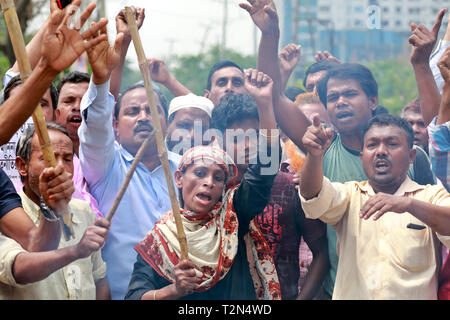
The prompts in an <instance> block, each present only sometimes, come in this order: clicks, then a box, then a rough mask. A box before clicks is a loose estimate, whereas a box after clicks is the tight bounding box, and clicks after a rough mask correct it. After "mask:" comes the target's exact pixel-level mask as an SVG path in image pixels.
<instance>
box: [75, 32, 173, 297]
mask: <svg viewBox="0 0 450 320" xmlns="http://www.w3.org/2000/svg"><path fill="white" fill-rule="evenodd" d="M101 33H102V34H106V28H104V29H103V30H102V31H101ZM122 37H123V35H122V34H119V35H118V36H117V37H116V41H115V43H114V46H113V47H111V46H110V44H109V42H108V40H105V41H103V42H101V43H100V44H98V45H97V46H96V47H94V48H93V49H92V50H89V51H88V59H89V63H90V65H91V67H92V72H93V74H92V79H91V82H90V84H89V88H88V91H87V92H86V94H85V95H84V97H83V100H82V102H81V114H82V123H81V126H80V129H79V132H78V133H79V136H80V161H81V166H82V169H83V173H84V176H85V178H86V181H87V183H88V185H89V189H90V191H91V193H92V195H93V196H94V197H95V199H96V200H97V201H98V204H99V209H100V211H101V212H105V213H106V212H108V211H109V209H110V208H111V206H112V203H113V201H114V199H115V197H116V194H117V193H118V191H119V189H120V187H121V186H122V183H123V181H124V179H125V176H126V174H127V172H128V171H129V169H130V167H131V164H132V162H133V160H134V157H135V155H136V153H137V151H138V149H139V147H140V146H141V145H142V143H143V141H144V140H145V139H146V138H147V137H148V136H149V135H150V134H152V133H151V132H152V131H153V127H154V126H153V123H154V121H159V122H160V124H161V127H162V130H163V134H164V135H165V133H166V129H167V120H166V117H167V106H166V104H165V103H163V101H164V99H161V97H159V95H157V96H156V103H157V108H158V109H159V118H158V119H155V118H152V116H151V115H150V107H149V106H148V102H147V95H146V90H145V87H144V85H143V84H137V85H134V86H132V87H130V88H128V89H127V90H126V91H124V92H123V93H122V94H121V95H120V97H119V99H118V100H117V102H116V104H114V97H113V96H112V95H111V94H110V93H109V88H110V77H111V72H112V70H113V69H114V68H115V67H116V66H117V63H118V62H119V58H120V42H121V38H122ZM113 114H114V128H113V126H112V123H113ZM114 130H115V132H116V135H117V141H116V140H115V135H114ZM168 158H169V163H170V169H171V172H172V174H173V173H174V172H175V170H176V169H177V166H178V162H179V160H180V156H179V155H177V154H175V153H172V152H170V151H168ZM170 208H171V207H170V199H169V195H168V190H167V183H166V180H165V176H164V171H163V168H162V166H161V163H160V159H159V157H158V151H157V145H156V139H155V136H154V135H153V136H152V139H151V141H150V143H149V145H148V146H147V148H146V150H145V152H144V154H143V157H142V160H141V163H139V165H138V166H137V168H136V171H135V172H134V174H133V177H132V179H131V181H130V184H129V186H128V189H127V192H126V193H125V194H124V196H123V198H122V201H121V203H120V205H119V207H118V208H117V211H116V213H115V215H114V219H113V222H112V224H111V230H110V232H109V237H108V240H107V241H106V244H105V246H104V248H103V249H102V255H103V259H104V260H105V262H106V263H107V265H108V268H107V279H108V282H109V284H110V288H111V297H112V299H123V298H124V297H125V294H126V290H127V287H128V283H129V280H130V276H131V273H132V271H133V264H134V262H135V260H136V252H135V251H134V249H133V247H134V246H135V245H136V244H137V243H139V241H141V240H142V238H143V237H144V236H145V234H146V233H147V232H148V230H151V229H152V228H153V225H154V223H155V222H156V221H157V220H158V219H160V218H161V216H162V214H163V213H165V212H167V211H168V210H170Z"/></svg>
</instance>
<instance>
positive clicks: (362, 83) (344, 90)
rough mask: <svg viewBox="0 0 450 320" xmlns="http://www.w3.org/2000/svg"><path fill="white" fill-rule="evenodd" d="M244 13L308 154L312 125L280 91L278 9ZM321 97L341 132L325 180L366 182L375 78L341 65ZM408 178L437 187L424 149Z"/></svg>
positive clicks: (282, 110) (331, 236)
mask: <svg viewBox="0 0 450 320" xmlns="http://www.w3.org/2000/svg"><path fill="white" fill-rule="evenodd" d="M241 7H242V8H244V9H245V10H247V11H248V12H249V14H250V16H251V18H252V19H253V21H254V23H255V24H256V25H257V27H258V28H259V29H260V30H261V31H262V36H261V43H260V49H259V56H258V68H259V69H261V71H263V72H265V73H267V74H268V75H269V76H270V77H271V78H272V79H273V81H274V90H275V92H274V95H273V96H274V98H275V99H276V101H274V110H275V116H276V117H277V122H278V124H279V126H280V129H281V130H282V131H283V132H284V133H285V134H286V135H287V136H288V137H289V138H290V139H291V140H292V141H293V142H294V143H295V144H296V145H297V146H298V147H299V148H300V149H302V150H303V151H305V147H304V146H303V140H302V139H303V135H304V134H305V132H306V130H307V128H308V126H309V124H310V121H309V120H308V119H307V118H306V117H305V115H304V114H303V112H302V111H301V110H300V109H298V108H297V106H296V105H295V104H294V103H293V102H292V101H290V100H289V99H287V98H286V97H285V96H284V95H283V94H282V92H281V90H280V89H281V76H280V72H279V67H278V54H277V50H278V49H277V48H278V43H279V35H280V31H279V23H278V14H277V11H276V8H275V4H274V3H273V1H267V0H257V1H255V2H254V3H252V4H251V5H248V4H241ZM317 92H318V94H319V98H320V101H321V102H322V104H323V105H324V106H325V108H326V109H327V111H328V115H329V118H330V120H331V122H332V124H333V126H334V128H335V130H336V134H335V135H334V139H333V142H332V143H331V144H330V145H329V146H327V150H326V153H325V155H324V161H323V168H324V174H325V176H326V177H327V178H329V179H330V180H331V181H333V182H341V183H344V182H346V181H363V180H366V179H367V177H366V175H365V173H364V170H363V168H362V165H361V162H360V160H359V154H360V152H361V150H362V134H363V131H364V128H365V127H366V124H367V123H368V122H369V120H370V119H371V118H372V116H373V113H374V112H375V110H376V109H377V107H378V84H377V82H376V81H375V79H374V77H373V75H372V73H371V72H370V70H369V69H367V68H366V67H364V66H362V65H360V64H349V63H345V64H338V65H336V66H334V67H333V68H332V69H330V70H328V72H327V73H326V74H325V75H324V76H323V78H322V79H321V80H320V81H319V83H318V87H317ZM408 175H409V176H410V177H411V179H412V180H414V181H415V182H417V183H419V184H421V185H422V184H423V185H426V184H433V183H435V178H434V176H433V173H432V172H431V168H430V162H429V160H428V157H427V155H426V153H425V152H424V151H423V150H422V149H420V148H417V155H416V157H415V160H414V162H413V163H412V164H411V166H410V169H409V173H408ZM327 235H328V252H329V258H330V264H331V268H330V271H329V275H328V276H327V277H326V279H325V281H324V291H325V294H327V295H329V297H330V298H331V296H332V295H333V287H334V281H335V277H336V270H337V265H338V255H337V250H336V244H337V237H336V232H335V231H334V229H332V228H331V227H329V226H328V229H327Z"/></svg>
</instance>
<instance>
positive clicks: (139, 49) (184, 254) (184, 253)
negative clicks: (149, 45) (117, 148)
mask: <svg viewBox="0 0 450 320" xmlns="http://www.w3.org/2000/svg"><path fill="white" fill-rule="evenodd" d="M125 13H126V18H127V23H128V28H129V29H130V34H131V38H132V39H133V44H134V48H135V49H136V54H137V57H138V62H139V68H140V69H141V73H142V77H143V79H144V85H145V91H146V93H147V100H148V104H149V106H150V113H151V116H152V119H154V121H153V125H154V132H152V134H155V137H156V143H157V147H158V157H159V160H160V161H161V165H162V167H163V170H164V175H165V177H166V182H167V189H168V191H169V196H170V202H171V205H172V212H173V216H174V218H175V224H176V226H177V236H178V241H179V242H180V249H181V259H182V260H186V259H188V249H187V241H186V234H185V233H184V229H183V223H182V222H181V215H180V208H179V207H178V200H177V196H176V193H175V188H174V187H173V179H172V172H171V171H170V165H169V160H168V157H167V150H166V146H165V144H164V136H163V133H162V128H161V123H160V122H159V121H158V119H159V111H158V108H157V107H156V102H155V93H154V91H153V85H152V79H151V77H150V70H149V67H148V62H147V59H146V57H145V53H144V48H143V46H142V42H141V38H140V36H139V32H138V28H137V25H136V18H135V17H134V15H133V13H132V12H131V10H130V8H129V7H125ZM149 138H150V136H149V137H147V139H146V140H145V141H144V143H143V145H142V146H141V147H140V148H139V151H138V153H137V154H136V157H135V159H134V162H133V164H132V165H131V168H130V170H129V172H128V173H127V176H126V179H125V181H124V183H123V184H122V187H121V189H120V190H119V193H118V195H117V197H116V199H115V200H114V203H113V207H112V208H111V210H110V211H109V212H108V215H107V219H112V216H113V214H114V211H115V209H117V206H118V202H120V198H121V197H122V196H123V193H124V192H125V190H126V187H127V186H128V183H129V180H130V179H131V176H132V175H133V172H134V169H135V168H136V166H137V163H138V162H139V161H136V160H138V156H140V155H141V154H140V153H141V152H143V149H144V148H145V146H146V144H147V142H148V140H149ZM112 209H114V211H112Z"/></svg>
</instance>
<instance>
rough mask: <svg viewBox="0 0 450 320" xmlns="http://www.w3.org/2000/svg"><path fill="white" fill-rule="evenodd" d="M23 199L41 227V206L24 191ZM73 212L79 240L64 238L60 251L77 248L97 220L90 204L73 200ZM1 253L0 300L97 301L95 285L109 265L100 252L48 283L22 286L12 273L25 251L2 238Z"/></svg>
mask: <svg viewBox="0 0 450 320" xmlns="http://www.w3.org/2000/svg"><path fill="white" fill-rule="evenodd" d="M20 197H21V198H22V205H23V208H24V210H25V212H26V213H27V214H28V215H29V216H30V218H31V220H33V222H34V223H35V224H36V225H38V224H39V220H40V214H41V212H40V208H39V206H38V205H36V204H35V203H34V202H33V201H31V199H29V198H28V197H27V196H26V195H25V193H23V191H21V192H20ZM69 209H70V212H72V213H73V216H72V223H73V229H74V233H75V238H71V239H70V240H69V241H66V240H65V239H64V237H62V236H61V241H60V243H59V246H58V248H59V249H61V248H65V247H69V246H72V245H75V244H77V243H78V242H79V241H80V240H81V238H82V236H83V234H84V232H85V231H86V229H87V227H88V226H90V225H92V224H93V223H94V221H95V219H96V217H95V214H94V213H93V212H92V210H91V208H90V207H89V204H88V203H87V202H84V201H81V200H77V199H72V200H71V201H70V203H69ZM0 252H1V254H0V282H1V283H0V300H4V299H14V300H66V299H70V300H73V299H81V300H93V299H95V298H96V293H95V292H96V287H95V282H96V281H97V280H100V279H102V278H104V277H105V276H106V264H105V262H104V261H103V260H102V257H101V252H100V251H96V252H94V253H93V254H91V255H90V256H89V257H87V258H84V259H78V260H76V261H74V262H72V263H70V264H68V265H67V266H65V267H64V268H62V269H59V270H57V271H55V272H53V273H52V274H51V275H50V276H48V277H47V278H45V279H44V280H41V281H38V282H35V283H31V284H27V285H19V284H17V283H16V282H15V279H14V277H13V276H12V274H11V270H12V265H13V263H14V259H15V258H16V256H17V255H18V254H19V253H21V252H25V250H23V249H22V248H21V247H20V245H19V244H18V243H17V242H15V241H14V240H12V239H9V238H7V237H5V236H0Z"/></svg>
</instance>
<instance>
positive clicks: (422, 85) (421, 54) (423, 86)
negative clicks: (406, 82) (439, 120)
mask: <svg viewBox="0 0 450 320" xmlns="http://www.w3.org/2000/svg"><path fill="white" fill-rule="evenodd" d="M445 11H446V10H445V9H442V10H441V11H439V14H438V16H437V18H436V21H435V23H434V25H433V27H432V29H431V30H428V29H427V28H426V27H425V26H424V25H419V26H417V25H416V24H415V23H412V24H411V31H412V35H411V37H410V38H409V43H410V44H411V45H412V52H411V58H410V60H411V64H412V66H413V69H414V75H415V77H416V83H417V88H418V91H419V97H420V104H421V108H422V115H423V119H424V121H425V124H426V125H428V124H429V123H430V122H431V121H432V120H433V118H434V117H435V116H436V115H437V113H438V111H439V105H440V101H441V95H440V93H439V89H438V87H437V85H436V82H435V81H434V76H433V72H432V71H431V68H430V64H429V59H430V55H431V52H432V50H433V47H434V45H435V44H436V40H437V36H438V33H439V29H440V27H441V24H442V19H443V17H444V14H445Z"/></svg>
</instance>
